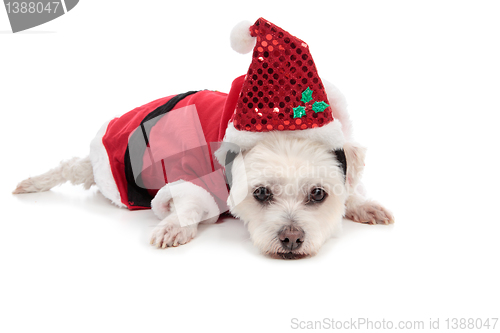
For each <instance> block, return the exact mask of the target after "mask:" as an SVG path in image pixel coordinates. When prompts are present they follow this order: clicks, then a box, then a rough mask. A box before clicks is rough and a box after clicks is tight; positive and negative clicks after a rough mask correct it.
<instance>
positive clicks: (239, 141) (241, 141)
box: [215, 119, 345, 165]
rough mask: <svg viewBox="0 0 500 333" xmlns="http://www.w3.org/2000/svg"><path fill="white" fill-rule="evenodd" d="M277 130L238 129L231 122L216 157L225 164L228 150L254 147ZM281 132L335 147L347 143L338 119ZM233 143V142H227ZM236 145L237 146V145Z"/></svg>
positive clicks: (233, 150) (234, 150) (292, 136)
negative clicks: (302, 128)
mask: <svg viewBox="0 0 500 333" xmlns="http://www.w3.org/2000/svg"><path fill="white" fill-rule="evenodd" d="M274 132H275V131H270V132H250V131H239V130H237V129H236V128H235V127H234V125H233V123H232V122H230V123H229V125H228V127H227V130H226V135H225V136H224V142H223V143H222V145H221V147H220V148H219V149H218V150H217V151H216V152H215V157H216V158H217V160H218V161H219V163H220V164H221V165H224V162H225V159H226V153H227V152H228V151H232V152H236V153H238V152H239V151H237V150H236V146H237V147H238V148H239V149H240V150H241V151H246V150H249V149H251V148H253V147H254V146H255V145H256V144H257V143H259V142H260V141H264V140H266V139H267V138H268V137H270V136H271V135H273V133H274ZM280 132H281V133H286V135H287V136H289V137H290V138H295V139H308V140H314V141H318V142H321V143H324V144H325V145H327V146H329V147H331V148H332V150H333V149H338V148H342V147H343V146H344V143H345V139H344V135H343V133H342V125H341V124H340V121H339V120H338V119H334V120H333V121H332V122H330V123H329V124H326V125H324V126H321V127H316V128H308V129H305V130H295V131H280ZM225 143H231V144H225ZM235 145H236V146H235Z"/></svg>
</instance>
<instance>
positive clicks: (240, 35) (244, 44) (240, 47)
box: [231, 21, 256, 54]
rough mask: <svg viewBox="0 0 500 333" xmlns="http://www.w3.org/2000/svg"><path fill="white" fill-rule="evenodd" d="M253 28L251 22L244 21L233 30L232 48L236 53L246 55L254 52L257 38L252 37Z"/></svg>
mask: <svg viewBox="0 0 500 333" xmlns="http://www.w3.org/2000/svg"><path fill="white" fill-rule="evenodd" d="M251 26H252V24H251V23H250V22H248V21H243V22H240V23H238V24H237V25H235V26H234V28H233V30H231V47H232V48H233V50H235V51H236V52H238V53H242V54H245V53H248V52H250V51H252V49H253V47H254V45H255V40H256V38H255V37H252V36H251V35H250V27H251Z"/></svg>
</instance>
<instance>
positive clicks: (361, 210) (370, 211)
mask: <svg viewBox="0 0 500 333" xmlns="http://www.w3.org/2000/svg"><path fill="white" fill-rule="evenodd" d="M345 217H346V218H348V219H350V220H353V221H354V222H360V223H368V224H391V223H394V217H393V216H392V214H391V213H390V212H389V211H388V210H387V209H385V208H384V207H382V206H381V205H380V204H378V203H376V202H374V201H364V202H362V203H359V204H357V205H354V206H351V207H347V210H346V214H345Z"/></svg>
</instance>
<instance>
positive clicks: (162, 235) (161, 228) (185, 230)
mask: <svg viewBox="0 0 500 333" xmlns="http://www.w3.org/2000/svg"><path fill="white" fill-rule="evenodd" d="M196 232H197V225H194V226H185V227H181V226H176V225H172V224H170V223H164V224H161V223H160V224H159V225H158V226H157V227H156V228H155V229H154V230H153V235H152V236H151V244H155V242H156V247H157V248H159V249H160V248H162V249H165V248H167V247H177V246H179V245H183V244H186V243H187V242H189V241H190V240H191V239H193V238H194V236H196Z"/></svg>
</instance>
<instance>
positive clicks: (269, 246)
mask: <svg viewBox="0 0 500 333" xmlns="http://www.w3.org/2000/svg"><path fill="white" fill-rule="evenodd" d="M342 156H344V155H343V154H342V155H340V154H336V153H335V152H334V151H332V150H331V149H330V148H329V147H327V146H326V145H324V144H321V143H318V142H313V141H310V140H307V139H295V138H294V139H290V138H287V137H286V134H283V133H275V134H274V135H271V136H270V138H269V140H265V141H262V142H260V143H258V144H257V145H256V146H255V147H253V148H252V149H250V150H248V151H245V152H243V153H241V154H239V155H238V156H237V157H236V158H235V159H234V161H233V163H232V166H231V170H230V171H231V173H232V186H231V192H230V196H229V199H228V206H229V207H230V209H231V213H232V214H233V215H234V216H236V217H239V218H240V219H241V220H243V221H244V222H245V224H246V225H247V227H248V230H249V232H250V236H251V239H252V241H253V242H254V244H255V245H256V246H257V247H258V248H259V249H260V250H261V251H262V252H263V253H265V254H268V255H270V256H271V257H274V258H285V259H295V258H303V257H306V256H309V255H314V254H316V253H317V252H318V250H319V248H320V247H321V245H322V244H323V243H324V242H325V240H327V239H328V238H329V237H331V236H332V235H333V234H335V233H336V232H337V231H339V229H340V227H341V221H342V216H343V215H344V210H345V201H346V198H347V191H346V185H345V160H344V161H342ZM343 162H344V163H343Z"/></svg>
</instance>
